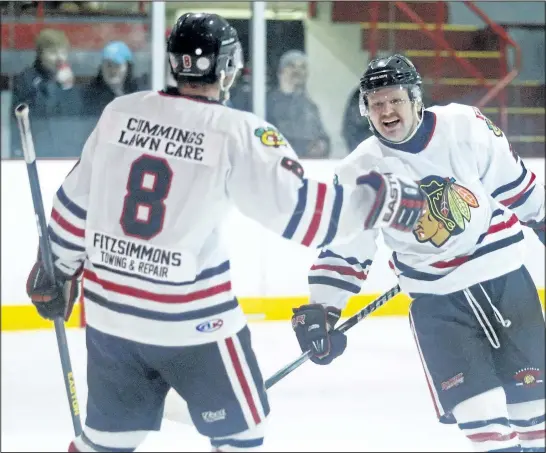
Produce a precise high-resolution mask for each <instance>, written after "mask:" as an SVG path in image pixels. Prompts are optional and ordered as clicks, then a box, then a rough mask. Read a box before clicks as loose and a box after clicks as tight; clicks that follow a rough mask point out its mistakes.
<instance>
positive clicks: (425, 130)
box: [377, 110, 436, 154]
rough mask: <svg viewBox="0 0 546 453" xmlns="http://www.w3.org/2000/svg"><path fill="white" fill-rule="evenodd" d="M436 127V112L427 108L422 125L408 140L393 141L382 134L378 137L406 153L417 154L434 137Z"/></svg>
mask: <svg viewBox="0 0 546 453" xmlns="http://www.w3.org/2000/svg"><path fill="white" fill-rule="evenodd" d="M435 128H436V114H435V113H434V112H430V111H428V110H425V111H424V113H423V121H422V122H421V125H420V126H419V128H418V129H417V131H416V132H415V134H414V135H413V137H411V138H410V139H409V140H408V141H407V142H404V143H392V142H389V141H387V140H385V139H383V138H382V137H381V136H377V138H378V139H379V141H380V142H381V143H382V144H383V145H385V146H387V147H389V148H392V149H396V150H398V151H404V152H406V153H411V154H417V153H419V152H421V151H423V150H424V149H425V148H426V147H427V146H428V144H429V143H430V140H431V139H432V136H433V135H434V129H435Z"/></svg>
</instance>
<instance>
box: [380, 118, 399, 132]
mask: <svg viewBox="0 0 546 453" xmlns="http://www.w3.org/2000/svg"><path fill="white" fill-rule="evenodd" d="M399 123H400V120H398V119H396V120H389V121H383V126H385V129H387V130H392V129H395V128H396V126H398V124H399Z"/></svg>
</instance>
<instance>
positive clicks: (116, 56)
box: [83, 41, 140, 121]
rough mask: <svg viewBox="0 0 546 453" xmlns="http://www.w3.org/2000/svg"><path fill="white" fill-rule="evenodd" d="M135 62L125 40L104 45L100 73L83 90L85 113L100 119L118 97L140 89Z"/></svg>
mask: <svg viewBox="0 0 546 453" xmlns="http://www.w3.org/2000/svg"><path fill="white" fill-rule="evenodd" d="M133 64H134V63H133V53H132V52H131V49H129V47H128V46H127V44H125V43H124V42H123V41H113V42H110V43H108V44H107V45H106V46H105V47H104V49H103V51H102V62H101V65H100V67H99V71H98V74H97V76H96V77H95V78H93V79H92V80H91V81H90V82H89V84H88V85H87V86H86V87H85V88H84V90H83V104H84V112H85V115H87V116H91V117H95V118H96V121H98V119H99V117H100V115H101V114H102V111H103V110H104V107H106V106H107V105H108V104H109V103H110V102H112V101H113V100H114V99H115V98H116V97H118V96H121V95H124V94H130V93H134V92H135V91H139V89H140V87H139V84H138V82H137V79H136V78H135V77H134V74H133V70H134V67H133Z"/></svg>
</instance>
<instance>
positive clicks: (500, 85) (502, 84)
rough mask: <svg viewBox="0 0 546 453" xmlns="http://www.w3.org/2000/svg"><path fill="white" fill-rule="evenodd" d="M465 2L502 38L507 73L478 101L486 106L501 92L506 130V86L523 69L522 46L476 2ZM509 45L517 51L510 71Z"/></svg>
mask: <svg viewBox="0 0 546 453" xmlns="http://www.w3.org/2000/svg"><path fill="white" fill-rule="evenodd" d="M464 4H465V5H466V6H467V7H468V8H469V9H470V10H471V11H472V12H473V13H475V14H476V15H477V16H478V17H479V18H480V19H481V20H483V21H484V22H485V23H486V24H487V25H489V27H491V30H493V31H494V32H495V34H497V35H498V36H499V37H500V38H501V40H502V47H501V62H500V64H501V66H502V68H503V71H504V72H505V73H506V74H505V76H504V77H503V78H502V79H501V80H499V81H498V82H497V84H496V85H495V86H494V87H492V88H491V89H490V90H489V91H488V92H487V93H486V94H485V96H483V97H482V98H481V99H480V100H479V101H478V103H477V106H478V107H483V106H485V105H486V104H487V103H488V102H489V101H491V100H492V99H494V98H495V97H496V96H497V95H498V94H499V93H501V97H499V101H500V102H501V106H500V107H501V108H500V117H501V127H502V128H503V129H504V130H507V125H508V114H507V111H506V91H505V88H506V87H507V86H508V84H509V83H510V82H512V80H514V79H515V78H516V77H517V75H518V74H519V71H520V69H521V48H520V46H519V45H518V43H517V42H515V41H514V40H513V39H512V38H511V37H510V35H509V34H508V33H507V32H506V30H505V29H504V28H502V27H501V26H500V25H499V24H497V23H496V22H494V21H493V20H491V18H490V17H488V16H487V15H486V14H485V13H484V12H483V11H482V10H481V9H480V8H478V7H477V6H476V4H475V3H474V2H469V1H465V2H464ZM507 45H510V46H512V47H513V49H514V53H515V61H514V68H513V69H512V70H511V71H510V72H508V71H507V70H508V67H507V66H508V65H507V58H506V47H507Z"/></svg>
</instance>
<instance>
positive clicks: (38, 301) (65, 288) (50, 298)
mask: <svg viewBox="0 0 546 453" xmlns="http://www.w3.org/2000/svg"><path fill="white" fill-rule="evenodd" d="M56 277H57V281H56V282H54V283H52V282H51V281H50V279H49V277H48V276H47V273H46V271H45V269H44V268H43V266H42V263H41V262H40V261H37V262H36V263H35V264H34V267H33V268H32V270H31V271H30V274H29V276H28V279H27V294H28V296H29V297H30V300H31V301H32V303H33V305H34V306H35V307H36V309H37V310H38V313H39V314H40V316H41V317H42V318H44V319H51V320H53V319H55V318H63V319H64V320H65V321H68V318H70V314H71V313H72V308H73V307H74V303H75V302H76V300H77V299H78V294H79V291H78V288H79V283H78V277H79V273H78V274H76V275H75V276H74V277H72V278H66V277H64V276H61V275H57V276H56Z"/></svg>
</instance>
